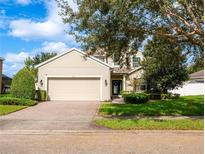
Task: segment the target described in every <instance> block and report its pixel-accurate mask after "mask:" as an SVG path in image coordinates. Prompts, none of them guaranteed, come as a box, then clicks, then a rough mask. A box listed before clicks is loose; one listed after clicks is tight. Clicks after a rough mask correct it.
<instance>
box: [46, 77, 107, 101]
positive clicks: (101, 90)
mask: <svg viewBox="0 0 205 154" xmlns="http://www.w3.org/2000/svg"><path fill="white" fill-rule="evenodd" d="M49 78H71V79H72V78H99V79H100V101H103V98H102V95H103V89H102V88H103V80H102V78H103V76H101V75H45V90H46V92H47V94H48V79H49ZM46 99H47V100H48V95H47V98H46Z"/></svg>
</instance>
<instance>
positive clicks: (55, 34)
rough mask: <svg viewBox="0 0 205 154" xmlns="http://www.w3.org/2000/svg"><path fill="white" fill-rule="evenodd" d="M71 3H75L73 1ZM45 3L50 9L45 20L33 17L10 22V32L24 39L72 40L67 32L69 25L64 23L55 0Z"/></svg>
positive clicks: (48, 0) (47, 0)
mask: <svg viewBox="0 0 205 154" xmlns="http://www.w3.org/2000/svg"><path fill="white" fill-rule="evenodd" d="M69 3H71V4H72V6H73V7H74V4H73V2H72V1H70V2H69ZM45 5H46V7H47V10H48V16H47V17H46V18H45V20H44V21H43V22H37V21H34V20H31V19H18V20H13V21H11V22H10V26H9V27H10V32H9V34H10V35H11V36H14V37H19V38H21V39H23V40H31V39H43V40H58V41H59V40H65V39H67V40H70V39H73V37H71V36H69V35H68V34H66V33H65V30H66V29H67V28H68V25H65V24H63V22H62V19H61V17H60V16H59V15H58V12H59V8H58V7H57V3H56V2H55V0H46V1H45Z"/></svg>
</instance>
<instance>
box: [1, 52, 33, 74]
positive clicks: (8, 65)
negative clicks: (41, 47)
mask: <svg viewBox="0 0 205 154" xmlns="http://www.w3.org/2000/svg"><path fill="white" fill-rule="evenodd" d="M28 56H29V53H28V52H23V51H22V52H19V53H7V54H6V55H5V56H4V58H5V61H4V65H3V73H4V74H6V75H8V76H10V77H12V76H13V75H14V74H16V73H17V72H18V71H19V70H20V69H21V68H23V67H24V60H25V59H26V58H27V57H28Z"/></svg>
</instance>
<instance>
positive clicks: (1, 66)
mask: <svg viewBox="0 0 205 154" xmlns="http://www.w3.org/2000/svg"><path fill="white" fill-rule="evenodd" d="M3 61H4V59H3V58H1V57H0V93H1V92H2V69H3Z"/></svg>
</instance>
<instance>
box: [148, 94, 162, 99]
mask: <svg viewBox="0 0 205 154" xmlns="http://www.w3.org/2000/svg"><path fill="white" fill-rule="evenodd" d="M149 99H152V100H159V99H161V94H159V93H150V94H149Z"/></svg>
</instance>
